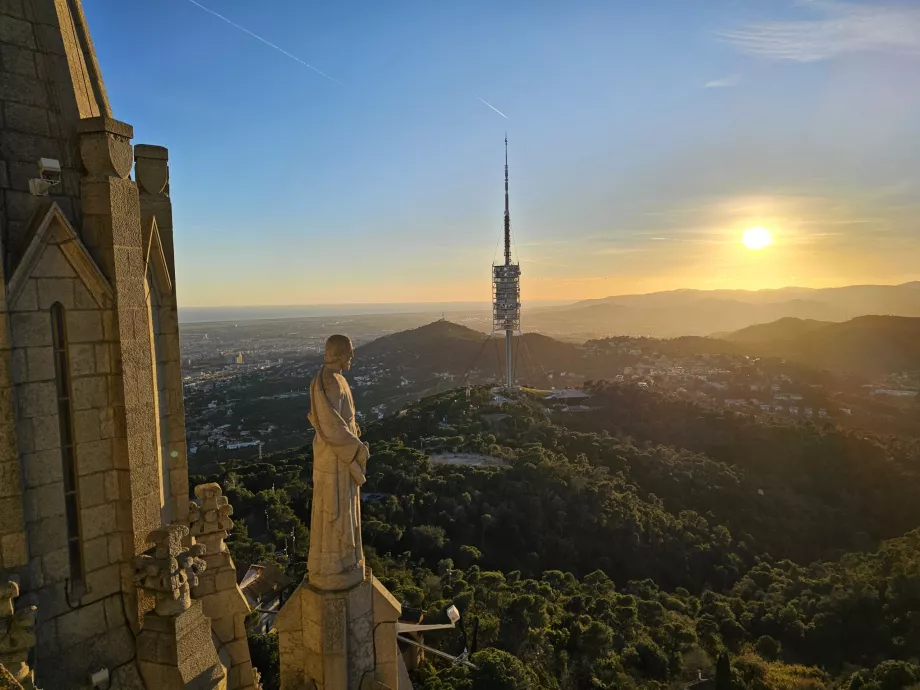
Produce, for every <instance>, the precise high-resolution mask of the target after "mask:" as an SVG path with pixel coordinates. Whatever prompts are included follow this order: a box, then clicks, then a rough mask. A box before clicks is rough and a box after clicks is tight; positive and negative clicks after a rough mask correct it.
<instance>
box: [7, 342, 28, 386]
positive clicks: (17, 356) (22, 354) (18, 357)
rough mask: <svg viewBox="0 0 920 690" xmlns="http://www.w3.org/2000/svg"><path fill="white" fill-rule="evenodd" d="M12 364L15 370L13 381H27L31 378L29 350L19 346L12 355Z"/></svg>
mask: <svg viewBox="0 0 920 690" xmlns="http://www.w3.org/2000/svg"><path fill="white" fill-rule="evenodd" d="M10 364H11V365H12V370H13V383H26V382H27V381H28V380H29V357H28V350H27V349H26V348H24V347H18V348H16V349H14V350H13V351H12V354H11V355H10Z"/></svg>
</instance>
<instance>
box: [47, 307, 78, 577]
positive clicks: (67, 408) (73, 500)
mask: <svg viewBox="0 0 920 690" xmlns="http://www.w3.org/2000/svg"><path fill="white" fill-rule="evenodd" d="M51 331H52V337H53V341H54V342H53V344H54V377H55V381H56V383H57V403H58V408H57V410H58V422H59V424H60V430H61V463H62V466H63V471H64V514H65V519H66V520H67V553H68V556H69V558H70V580H71V582H72V583H80V582H82V581H83V552H82V547H81V544H80V504H79V501H78V500H77V458H76V453H75V452H74V440H73V406H72V405H71V395H70V391H71V381H70V360H69V358H68V355H67V329H66V327H65V323H64V307H63V306H62V305H61V304H60V302H56V303H54V304H53V305H52V306H51Z"/></svg>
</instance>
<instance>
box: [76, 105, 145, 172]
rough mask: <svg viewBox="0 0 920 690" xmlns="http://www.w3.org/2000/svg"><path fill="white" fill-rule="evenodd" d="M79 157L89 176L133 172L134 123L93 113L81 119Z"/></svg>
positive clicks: (79, 125)
mask: <svg viewBox="0 0 920 690" xmlns="http://www.w3.org/2000/svg"><path fill="white" fill-rule="evenodd" d="M77 127H78V131H79V133H80V157H81V158H82V160H83V167H84V168H85V169H86V173H87V177H90V178H94V179H105V178H107V177H118V178H121V179H125V178H127V177H128V175H129V174H130V173H131V166H132V164H133V163H134V157H133V156H132V154H131V138H132V137H133V136H134V128H133V127H131V125H128V124H125V123H124V122H119V121H118V120H113V119H112V118H110V117H90V118H86V119H83V120H80V122H79V124H78V126H77Z"/></svg>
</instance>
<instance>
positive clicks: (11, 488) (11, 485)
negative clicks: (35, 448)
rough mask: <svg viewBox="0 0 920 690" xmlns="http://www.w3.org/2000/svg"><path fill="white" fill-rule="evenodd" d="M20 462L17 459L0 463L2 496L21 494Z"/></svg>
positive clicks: (0, 493)
mask: <svg viewBox="0 0 920 690" xmlns="http://www.w3.org/2000/svg"><path fill="white" fill-rule="evenodd" d="M20 491H21V488H20V486H19V464H18V463H17V462H16V461H15V460H11V461H8V462H3V463H0V498H9V497H11V496H19V492H20Z"/></svg>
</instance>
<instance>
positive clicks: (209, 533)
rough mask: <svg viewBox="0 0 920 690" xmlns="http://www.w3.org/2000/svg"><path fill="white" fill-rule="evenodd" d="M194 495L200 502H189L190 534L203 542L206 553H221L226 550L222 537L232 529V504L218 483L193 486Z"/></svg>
mask: <svg viewBox="0 0 920 690" xmlns="http://www.w3.org/2000/svg"><path fill="white" fill-rule="evenodd" d="M195 496H196V497H197V498H198V500H199V501H200V503H196V502H195V501H190V502H189V507H188V517H189V522H190V523H191V525H192V536H193V537H195V540H196V541H198V542H200V543H202V544H204V545H205V546H206V547H207V549H208V554H218V553H223V552H224V551H226V550H227V545H226V544H225V543H224V539H226V538H227V533H228V532H229V531H230V530H231V529H233V520H231V519H230V516H231V515H233V506H231V505H230V502H229V501H228V500H227V497H226V496H224V492H223V490H222V489H221V488H220V484H215V483H213V482H212V483H210V484H199V485H198V486H196V487H195Z"/></svg>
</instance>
